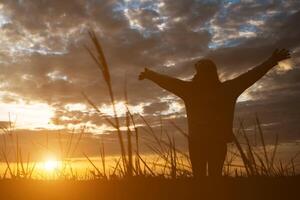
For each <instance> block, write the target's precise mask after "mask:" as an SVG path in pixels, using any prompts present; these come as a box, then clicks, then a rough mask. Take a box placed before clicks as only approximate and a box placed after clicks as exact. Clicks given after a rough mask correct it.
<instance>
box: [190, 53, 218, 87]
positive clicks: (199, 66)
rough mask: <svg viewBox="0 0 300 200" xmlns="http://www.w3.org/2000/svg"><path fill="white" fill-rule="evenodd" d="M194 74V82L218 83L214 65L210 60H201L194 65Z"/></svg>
mask: <svg viewBox="0 0 300 200" xmlns="http://www.w3.org/2000/svg"><path fill="white" fill-rule="evenodd" d="M195 68H196V74H195V76H194V78H193V80H194V81H201V82H207V83H214V82H215V83H218V82H220V81H219V76H218V72H217V66H216V64H215V63H214V62H213V61H212V60H210V59H201V60H199V61H197V62H196V63H195Z"/></svg>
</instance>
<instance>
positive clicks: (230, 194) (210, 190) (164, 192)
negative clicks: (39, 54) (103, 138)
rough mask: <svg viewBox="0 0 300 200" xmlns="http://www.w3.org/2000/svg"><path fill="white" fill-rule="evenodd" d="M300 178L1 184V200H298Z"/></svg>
mask: <svg viewBox="0 0 300 200" xmlns="http://www.w3.org/2000/svg"><path fill="white" fill-rule="evenodd" d="M299 186H300V176H294V177H273V178H266V177H257V178H254V177H253V178H228V177H227V178H226V177H223V178H204V179H202V180H194V179H178V180H169V179H163V178H133V179H122V180H109V181H106V180H101V181H99V180H91V181H72V180H68V181H38V180H1V181H0V199H3V200H4V199H5V200H8V199H43V200H44V199H55V200H58V199H72V200H73V199H107V200H110V199H124V200H126V199H142V200H144V199H153V200H155V199H230V200H232V199H243V200H244V199H251V200H254V199H272V200H274V199H282V200H283V199H284V200H285V199H298V198H299V197H300V190H299V189H300V188H299Z"/></svg>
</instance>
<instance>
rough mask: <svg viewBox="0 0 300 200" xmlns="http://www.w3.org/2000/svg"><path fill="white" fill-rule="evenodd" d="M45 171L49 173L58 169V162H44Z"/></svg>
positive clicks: (53, 160) (50, 160)
mask: <svg viewBox="0 0 300 200" xmlns="http://www.w3.org/2000/svg"><path fill="white" fill-rule="evenodd" d="M43 168H44V169H45V171H48V172H51V171H54V170H56V169H58V168H59V162H58V161H57V160H55V159H49V160H46V161H45V162H44V165H43Z"/></svg>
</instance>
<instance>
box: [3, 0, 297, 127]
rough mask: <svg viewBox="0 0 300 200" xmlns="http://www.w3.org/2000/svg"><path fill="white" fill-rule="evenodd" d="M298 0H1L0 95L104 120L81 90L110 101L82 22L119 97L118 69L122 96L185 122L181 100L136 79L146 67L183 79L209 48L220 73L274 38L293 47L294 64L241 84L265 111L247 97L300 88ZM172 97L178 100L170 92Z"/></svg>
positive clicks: (275, 43)
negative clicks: (102, 55) (94, 36)
mask: <svg viewBox="0 0 300 200" xmlns="http://www.w3.org/2000/svg"><path fill="white" fill-rule="evenodd" d="M298 7H299V2H297V1H285V2H283V1H278V2H277V1H276V2H275V3H272V2H271V3H270V2H269V3H268V2H260V1H257V2H252V1H242V2H240V3H235V2H234V1H226V2H223V3H220V2H219V1H192V0H180V1H170V0H163V1H147V0H146V1H135V0H128V1H116V0H113V1H108V0H105V1H95V0H89V1H83V0H75V1H73V0H72V1H71V0H66V1H35V0H34V1H2V3H1V4H0V36H1V39H0V42H1V47H0V68H1V74H0V80H1V84H0V86H1V94H0V98H1V100H2V102H6V103H9V102H11V103H16V102H19V101H20V100H22V101H24V102H39V103H47V104H48V105H49V106H50V107H51V108H53V109H54V110H56V111H55V114H54V116H53V118H52V120H51V119H49V120H51V123H54V124H70V125H82V124H84V123H89V124H90V125H91V126H94V125H95V126H98V127H100V126H101V125H103V127H104V126H105V127H106V128H108V125H107V124H106V123H105V122H104V121H103V119H101V117H99V116H97V115H96V114H95V113H94V111H93V110H92V108H91V107H90V106H89V105H88V104H87V103H86V101H85V100H84V98H83V97H82V95H81V92H82V91H84V92H85V93H86V94H87V95H88V96H89V97H90V98H91V99H92V100H93V102H94V103H95V104H96V105H98V106H99V107H101V106H103V105H104V104H106V105H107V104H108V103H109V98H108V93H107V90H106V85H105V84H104V82H103V80H102V78H101V74H100V72H99V71H98V69H97V68H96V66H95V64H94V63H93V60H92V59H91V58H90V56H89V55H88V53H87V52H86V50H85V48H84V46H89V47H91V46H92V44H91V42H90V41H89V38H88V34H87V30H88V29H89V28H93V29H94V30H95V31H96V32H97V35H98V36H99V40H100V41H101V43H102V45H103V49H104V52H105V55H106V57H107V61H108V64H109V66H110V68H111V74H112V80H113V85H114V91H115V92H116V99H117V101H118V102H119V101H123V100H124V97H123V94H124V83H125V77H126V79H127V90H128V94H129V102H130V105H131V106H132V107H143V110H144V112H145V114H148V115H149V117H151V116H150V114H157V113H159V112H162V113H163V116H164V117H165V118H170V117H173V118H174V117H178V118H180V119H181V122H179V123H181V124H184V123H185V122H184V121H185V118H183V117H182V116H183V115H184V109H177V110H176V109H175V107H176V106H174V105H171V104H170V101H168V102H161V101H160V100H161V99H163V98H165V97H167V96H169V95H170V94H169V93H168V92H166V91H164V90H161V89H159V88H158V87H157V86H156V85H154V84H152V83H150V82H149V81H142V82H141V81H138V80H137V76H138V74H139V72H140V71H142V70H143V68H144V67H150V68H152V69H154V70H156V71H158V72H161V73H165V74H169V75H172V76H175V77H179V78H184V79H188V78H190V77H191V76H192V75H193V73H194V68H193V63H194V62H195V61H196V60H197V59H199V58H202V57H210V58H212V59H213V60H214V61H215V62H216V63H217V65H218V67H219V73H220V76H221V77H222V79H224V80H225V79H229V78H232V77H235V76H237V75H238V74H240V73H242V72H244V71H246V70H248V69H249V68H251V67H252V66H255V65H257V64H259V63H260V62H262V61H263V60H264V59H266V58H267V57H268V56H269V55H270V54H271V52H272V50H273V49H274V48H276V47H286V48H290V49H292V50H294V54H293V62H294V66H293V68H292V69H290V70H289V71H287V72H285V73H283V74H282V73H281V74H278V72H271V73H270V74H269V75H268V76H267V77H265V78H264V79H262V80H261V81H260V82H259V83H258V85H256V86H254V87H253V88H251V89H250V90H249V91H247V94H248V95H249V98H250V99H251V100H252V101H253V102H252V103H253V109H251V111H258V112H260V111H264V110H263V108H262V107H261V106H257V104H255V102H256V101H257V102H260V103H261V104H263V105H264V104H265V105H269V103H270V102H271V100H270V99H277V100H278V102H277V103H276V106H277V108H279V107H280V108H282V109H284V107H285V105H286V103H285V102H284V99H283V97H284V96H286V95H287V94H292V93H293V96H294V97H295V99H297V97H298V93H297V92H296V91H297V89H298V85H297V84H296V83H297V81H298V80H299V79H298V78H299V77H298V74H299V68H298V67H299V62H300V61H299V58H300V56H299V48H300V47H299V46H300V44H299V36H300V32H299V29H298V28H297V27H298V25H297V24H298V22H299V16H300V15H299V9H297V8H298ZM171 102H176V103H178V102H179V103H180V105H182V102H181V101H180V100H178V99H175V100H174V99H173V100H172V101H171ZM290 103H291V104H292V102H290ZM67 104H86V107H87V109H85V110H84V111H80V110H75V111H74V110H73V111H70V110H68V109H67V108H66V107H65V105H67ZM294 104H296V102H294V103H293V105H294ZM241 105H242V104H241ZM272 105H273V104H272ZM172 106H173V107H172ZM295 106H296V105H295ZM170 107H171V108H170ZM245 109H246V107H245ZM270 109H271V108H270ZM286 109H292V108H290V107H287V108H286ZM166 110H167V111H166ZM178 110H179V111H178ZM163 111H166V112H163ZM169 111H170V112H169ZM171 111H173V115H172V112H171ZM238 112H239V111H238ZM274 112H275V111H274ZM287 117H288V118H289V119H291V120H297V119H298V118H297V117H295V116H294V115H288V116H287ZM269 119H272V117H271V114H270V115H268V116H267V117H266V120H267V121H269ZM151 120H152V121H153V122H155V121H157V120H156V119H155V117H153V116H152V118H151ZM103 127H102V128H103Z"/></svg>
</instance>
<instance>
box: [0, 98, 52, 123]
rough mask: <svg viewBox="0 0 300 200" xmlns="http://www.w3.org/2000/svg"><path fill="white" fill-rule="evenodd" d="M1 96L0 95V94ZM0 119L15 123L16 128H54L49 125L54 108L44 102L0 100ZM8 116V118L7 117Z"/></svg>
mask: <svg viewBox="0 0 300 200" xmlns="http://www.w3.org/2000/svg"><path fill="white" fill-rule="evenodd" d="M0 96H1V95H0ZM0 109H1V113H0V120H2V121H8V120H11V121H12V122H14V123H16V128H20V129H22V128H27V129H40V128H48V129H55V127H54V126H53V125H51V118H52V117H53V116H54V109H53V108H52V107H51V106H49V105H48V104H45V103H38V102H32V103H30V104H29V103H26V102H24V101H19V102H14V103H4V102H0ZM8 116H10V119H8Z"/></svg>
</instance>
